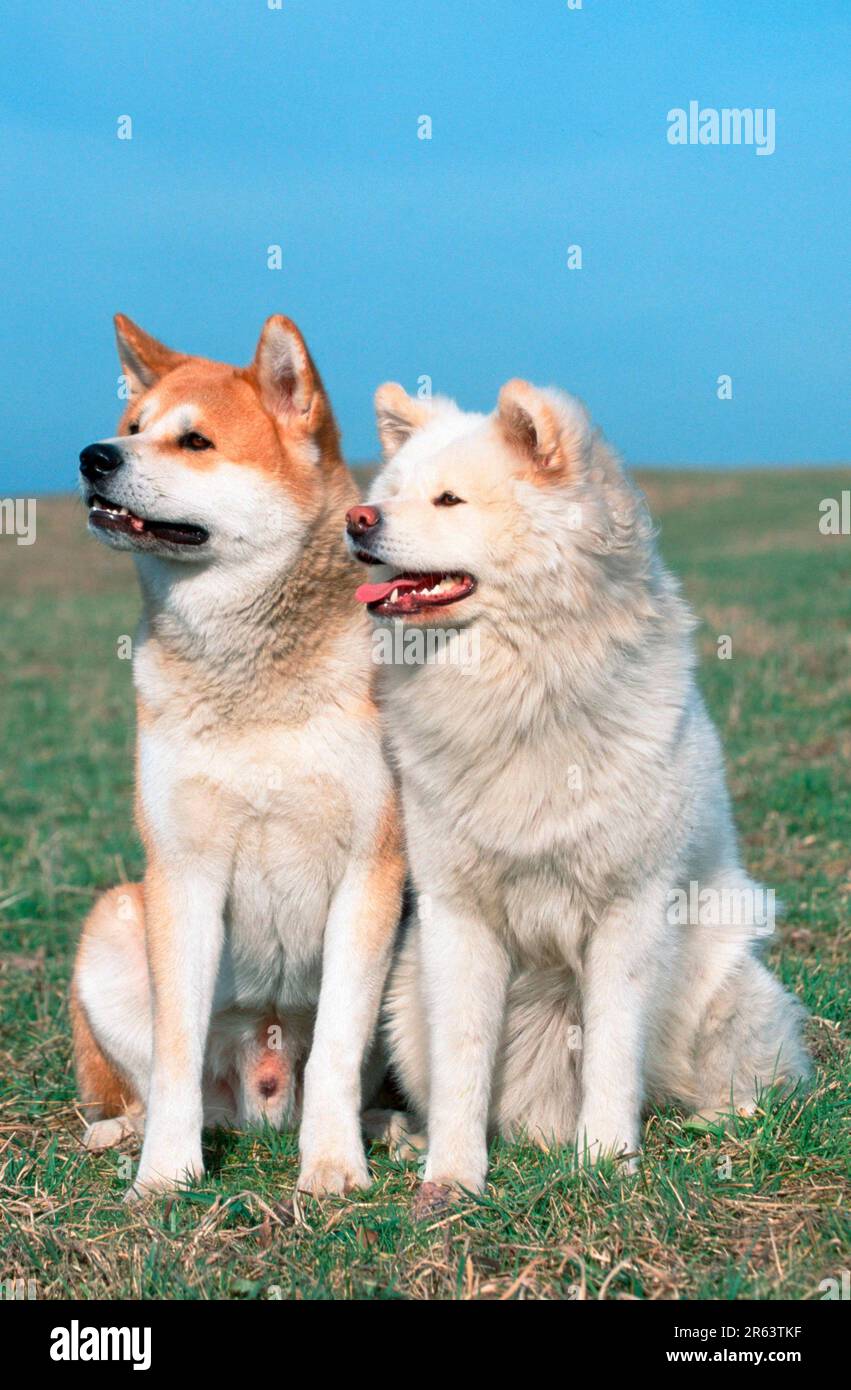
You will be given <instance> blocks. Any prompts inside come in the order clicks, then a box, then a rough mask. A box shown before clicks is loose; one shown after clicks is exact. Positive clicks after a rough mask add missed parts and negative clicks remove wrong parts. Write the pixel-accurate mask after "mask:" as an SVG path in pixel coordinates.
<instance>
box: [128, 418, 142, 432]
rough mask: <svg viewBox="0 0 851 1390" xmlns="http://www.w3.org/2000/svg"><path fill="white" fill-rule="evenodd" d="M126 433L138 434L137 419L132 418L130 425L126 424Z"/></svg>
mask: <svg viewBox="0 0 851 1390" xmlns="http://www.w3.org/2000/svg"><path fill="white" fill-rule="evenodd" d="M127 433H128V434H138V433H139V421H138V420H134V421H133V423H132V425H128V426H127Z"/></svg>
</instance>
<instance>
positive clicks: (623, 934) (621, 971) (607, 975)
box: [577, 889, 665, 1169]
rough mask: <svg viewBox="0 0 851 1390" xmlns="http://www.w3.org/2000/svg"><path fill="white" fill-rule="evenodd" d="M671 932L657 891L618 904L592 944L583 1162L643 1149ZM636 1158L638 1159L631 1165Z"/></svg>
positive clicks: (587, 965)
mask: <svg viewBox="0 0 851 1390" xmlns="http://www.w3.org/2000/svg"><path fill="white" fill-rule="evenodd" d="M664 930H665V899H664V893H663V892H660V891H657V890H656V889H651V890H648V891H646V892H645V893H643V894H641V895H640V896H639V897H636V898H634V899H628V898H620V899H618V900H616V901H615V902H613V903H612V904H611V905H610V907H609V908H608V910H607V911H606V912H605V913H604V915H603V917H602V919H601V920H600V922H599V923H598V924H597V925H596V926H595V928H594V930H593V934H592V936H591V938H590V941H589V943H588V947H587V950H586V954H585V960H584V962H583V971H582V1022H583V1027H582V1105H581V1108H580V1113H579V1123H578V1127H577V1145H578V1151H579V1156H580V1158H581V1159H585V1160H588V1159H590V1160H592V1161H593V1160H595V1159H597V1158H599V1157H600V1156H601V1155H603V1154H610V1155H613V1154H618V1153H632V1154H635V1152H636V1151H637V1150H638V1148H639V1146H640V1142H641V1107H642V1103H643V1100H644V1054H645V1046H646V1038H647V1023H648V1014H649V1008H650V1003H651V1000H652V998H653V994H654V991H655V990H656V989H657V988H658V987H659V980H658V969H659V960H660V954H663V952H664V948H663V947H661V943H662V941H663V938H664ZM660 947H661V951H660ZM635 1162H636V1159H635V1158H633V1159H632V1160H630V1162H629V1167H630V1169H632V1168H633V1167H634V1166H635Z"/></svg>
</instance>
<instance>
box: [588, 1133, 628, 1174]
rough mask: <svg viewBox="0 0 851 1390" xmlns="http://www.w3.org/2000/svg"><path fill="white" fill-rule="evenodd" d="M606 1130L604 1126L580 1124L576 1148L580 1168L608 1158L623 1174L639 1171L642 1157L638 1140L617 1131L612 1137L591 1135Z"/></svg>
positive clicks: (591, 1166)
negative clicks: (622, 1135)
mask: <svg viewBox="0 0 851 1390" xmlns="http://www.w3.org/2000/svg"><path fill="white" fill-rule="evenodd" d="M605 1132H606V1131H605V1130H604V1129H603V1128H602V1127H600V1128H599V1129H598V1128H597V1127H596V1126H593V1127H589V1126H587V1125H582V1124H581V1125H580V1127H579V1137H578V1140H577V1149H576V1158H577V1163H578V1166H579V1167H580V1168H593V1167H594V1166H595V1165H596V1164H598V1163H599V1162H601V1161H602V1160H608V1161H610V1162H613V1163H616V1164H617V1165H618V1171H619V1172H620V1173H621V1174H626V1175H631V1174H633V1173H637V1172H638V1160H639V1157H640V1154H639V1144H638V1141H637V1140H635V1139H633V1140H631V1141H630V1140H629V1139H621V1138H619V1137H618V1136H617V1133H615V1135H614V1137H613V1138H611V1139H594V1138H591V1137H590V1136H591V1135H593V1134H595V1133H605Z"/></svg>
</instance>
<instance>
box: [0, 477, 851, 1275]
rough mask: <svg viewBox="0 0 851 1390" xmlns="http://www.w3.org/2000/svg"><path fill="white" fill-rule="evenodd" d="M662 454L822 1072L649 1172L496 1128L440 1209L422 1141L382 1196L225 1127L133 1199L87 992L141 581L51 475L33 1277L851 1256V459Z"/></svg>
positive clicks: (37, 931)
mask: <svg viewBox="0 0 851 1390" xmlns="http://www.w3.org/2000/svg"><path fill="white" fill-rule="evenodd" d="M641 481H642V483H643V484H644V486H645V487H646V489H647V491H648V494H649V496H650V499H651V504H652V507H653V510H654V513H655V515H656V516H657V518H658V520H659V522H660V525H661V543H662V548H663V552H664V554H665V556H666V558H667V560H668V561H669V563H670V564H671V565H672V566H673V567H674V569H675V570H676V571H677V572H678V573H679V574H680V575H681V576H682V577H683V579H684V582H685V588H686V591H687V594H688V596H689V598H690V600H691V602H692V604H693V605H694V607H695V608H696V610H697V612H698V613H699V615H700V617H701V619H702V624H701V628H700V633H699V642H700V651H701V657H702V663H701V683H702V687H703V689H704V691H705V693H706V696H707V699H708V701H709V705H710V708H711V711H712V713H713V715H714V717H715V719H716V720H717V722H718V724H719V726H720V729H721V732H722V735H723V738H724V742H725V746H726V749H727V756H728V764H729V773H730V781H731V786H732V792H733V796H734V800H735V805H736V812H737V818H738V823H739V826H740V830H741V834H742V838H743V846H744V856H745V859H746V862H747V866H748V868H749V869H750V870H751V872H752V873H754V874H755V875H756V876H757V877H758V878H760V879H762V880H763V881H764V882H765V883H766V884H768V885H769V886H770V887H772V888H775V889H776V891H777V894H778V897H780V898H782V899H783V900H784V901H785V903H786V905H787V915H786V918H785V920H784V921H783V922H782V923H781V924H779V926H778V929H777V931H776V933H775V936H774V938H773V939H772V941H771V944H770V950H769V959H770V961H771V963H772V964H773V966H774V968H775V969H776V970H777V971H778V972H779V974H780V975H781V976H782V978H783V979H784V981H785V982H786V983H787V984H788V985H789V986H790V988H792V989H793V990H795V992H796V993H797V994H799V995H800V996H801V998H802V999H803V1000H804V1001H805V1002H806V1004H807V1006H808V1008H809V1010H810V1011H811V1014H812V1018H811V1022H810V1025H809V1038H810V1041H811V1045H812V1048H813V1052H814V1054H815V1057H816V1059H817V1063H818V1070H817V1082H816V1086H815V1088H814V1089H813V1091H812V1092H811V1093H810V1094H809V1095H808V1096H806V1097H805V1098H797V1099H793V1100H791V1101H786V1102H783V1103H781V1104H780V1105H779V1106H777V1107H775V1108H770V1109H768V1111H767V1112H763V1113H758V1114H757V1115H756V1116H754V1117H753V1118H750V1119H740V1120H738V1121H737V1122H736V1128H735V1132H734V1133H731V1134H725V1133H723V1132H722V1131H721V1130H720V1129H710V1128H705V1127H704V1128H702V1129H701V1128H695V1127H694V1126H690V1125H689V1124H688V1123H686V1121H685V1117H684V1116H682V1115H680V1114H678V1113H676V1112H675V1111H673V1110H670V1111H669V1110H666V1111H663V1112H658V1113H654V1114H652V1115H651V1117H650V1119H649V1122H648V1125H647V1132H646V1150H645V1158H644V1162H643V1165H642V1168H641V1172H640V1174H639V1175H638V1176H637V1177H636V1178H635V1179H633V1180H631V1181H630V1180H627V1181H624V1180H622V1179H620V1178H619V1177H618V1176H617V1175H616V1174H615V1173H613V1172H612V1171H611V1170H610V1169H607V1168H602V1169H600V1170H598V1171H596V1172H594V1173H591V1174H585V1175H577V1174H575V1173H572V1172H570V1171H569V1170H568V1168H567V1165H566V1164H565V1162H564V1161H563V1158H562V1157H560V1156H559V1154H557V1153H553V1154H545V1153H542V1152H540V1151H538V1150H531V1149H526V1148H520V1147H512V1146H508V1145H497V1146H495V1148H494V1151H493V1154H492V1163H493V1170H492V1181H491V1184H490V1186H489V1189H488V1192H487V1195H486V1196H485V1197H484V1198H483V1199H481V1200H479V1201H474V1200H467V1201H465V1202H464V1203H462V1205H460V1206H459V1207H458V1208H457V1209H456V1210H454V1211H452V1212H451V1213H450V1214H448V1215H443V1216H440V1217H438V1218H435V1220H434V1221H432V1222H430V1223H429V1222H426V1223H424V1224H422V1225H420V1226H417V1225H416V1224H414V1223H413V1221H412V1219H411V1198H412V1194H413V1191H414V1188H415V1183H416V1172H415V1170H414V1168H413V1167H411V1166H409V1165H405V1164H402V1163H397V1162H393V1161H391V1160H390V1159H389V1158H388V1157H387V1155H386V1153H385V1152H382V1151H380V1150H377V1149H376V1150H374V1151H373V1154H372V1162H373V1169H374V1174H375V1183H374V1186H373V1188H372V1189H371V1190H370V1192H369V1193H368V1194H366V1195H364V1196H362V1197H361V1198H359V1199H358V1200H354V1201H342V1200H328V1201H324V1202H315V1201H312V1200H310V1199H307V1198H303V1199H301V1200H299V1199H297V1198H296V1199H295V1200H294V1182H295V1177H296V1141H295V1138H294V1136H291V1135H284V1136H282V1135H277V1134H274V1133H259V1134H235V1133H222V1132H218V1133H216V1134H213V1135H210V1136H208V1139H209V1146H208V1160H209V1162H208V1169H209V1171H208V1176H207V1178H206V1180H205V1181H204V1183H203V1185H201V1186H199V1187H198V1189H197V1190H195V1191H193V1192H192V1193H190V1194H188V1195H186V1196H184V1197H181V1198H179V1199H177V1200H166V1199H159V1200H156V1201H154V1202H152V1203H149V1204H144V1205H142V1206H139V1207H134V1208H128V1207H125V1206H123V1205H122V1204H121V1195H122V1192H123V1190H124V1188H125V1186H126V1178H127V1176H128V1161H129V1158H130V1156H131V1154H132V1150H130V1149H127V1150H125V1151H120V1152H112V1153H108V1154H106V1155H103V1156H101V1157H98V1158H89V1157H85V1156H84V1155H83V1153H82V1151H81V1148H80V1143H79V1140H80V1134H81V1125H80V1121H79V1118H78V1116H77V1114H76V1112H75V1105H74V1095H75V1092H74V1078H73V1073H72V1069H71V1061H70V1046H69V1034H68V1012H67V1003H66V1000H67V981H68V975H69V969H70V962H71V957H72V952H73V949H74V943H75V940H76V937H77V933H78V930H79V926H80V923H81V921H82V918H83V916H84V914H85V913H86V911H87V910H88V908H89V906H90V904H91V903H92V901H93V899H94V898H95V896H96V894H97V893H98V892H100V890H101V889H103V888H104V887H106V886H108V885H110V884H112V883H114V882H116V881H117V880H118V879H123V878H126V877H128V876H130V877H136V876H138V875H140V874H141V871H142V861H141V856H140V850H139V845H138V842H137V840H136V838H135V835H134V833H133V829H132V823H131V809H130V798H131V784H132V749H133V731H132V697H131V678H130V663H129V661H126V660H121V659H120V658H119V656H118V649H119V638H120V637H121V636H122V635H124V634H132V632H133V630H134V624H135V619H136V614H137V611H138V600H137V594H136V586H135V577H134V574H133V570H132V566H131V564H130V563H129V562H128V560H127V558H126V557H124V556H117V555H114V554H112V553H110V552H108V551H106V550H105V549H104V548H102V547H100V546H98V545H97V544H96V543H95V542H94V541H92V540H90V539H88V538H87V537H86V535H85V527H84V520H83V515H82V512H81V509H80V508H79V504H77V503H74V502H72V501H71V500H70V499H61V498H57V499H49V500H45V501H40V502H39V504H38V538H37V541H36V543H35V544H34V545H32V546H17V545H16V544H15V541H14V538H13V537H9V536H0V592H2V595H3V602H2V611H0V634H2V652H3V662H2V673H0V691H2V720H1V721H0V738H1V739H2V754H1V755H0V847H1V853H0V993H2V1002H1V1005H0V1281H6V1280H19V1279H23V1280H25V1281H28V1280H33V1281H35V1282H34V1284H33V1286H32V1291H33V1292H34V1293H35V1294H36V1295H37V1296H38V1297H39V1298H87V1297H91V1298H112V1299H115V1298H139V1297H142V1298H176V1299H192V1298H205V1299H209V1298H275V1297H281V1298H327V1297H341V1298H352V1297H359V1298H364V1297H368V1298H412V1299H424V1298H442V1299H446V1298H449V1299H455V1298H483V1299H488V1298H491V1299H499V1298H502V1299H532V1298H589V1299H592V1298H593V1299H596V1298H607V1299H624V1298H644V1299H700V1298H716V1299H736V1298H747V1299H763V1298H798V1299H817V1298H820V1297H821V1296H822V1295H821V1293H820V1292H819V1284H820V1282H821V1281H822V1280H823V1279H826V1278H830V1277H834V1278H836V1277H838V1276H839V1275H840V1274H841V1271H842V1270H843V1269H848V1268H849V1266H851V1248H849V1216H848V1209H849V1189H851V1184H849V1173H851V1136H849V1125H848V1108H849V1088H848V1073H849V1034H848V1026H847V1024H848V1013H849V1010H848V986H849V966H848V944H849V903H851V854H850V853H849V845H851V787H850V786H849V769H851V661H850V660H849V657H851V638H849V633H851V623H849V618H851V536H839V537H826V536H822V535H821V534H820V533H819V530H818V517H819V512H818V505H819V502H820V500H821V499H822V498H824V497H839V495H840V492H841V489H842V488H843V487H845V488H848V487H849V476H848V473H847V471H842V472H840V471H839V470H835V471H830V472H829V471H820V472H814V471H813V472H806V471H801V472H797V473H769V472H754V473H738V474H687V473H656V474H645V475H644V476H643V477H642V479H641ZM720 635H728V636H730V637H731V638H732V644H733V649H732V650H733V654H732V659H730V660H720V659H719V657H718V655H717V639H718V637H719V636H720ZM727 1160H729V1161H727Z"/></svg>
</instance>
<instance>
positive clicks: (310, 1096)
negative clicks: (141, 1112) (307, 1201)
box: [298, 818, 405, 1196]
mask: <svg viewBox="0 0 851 1390" xmlns="http://www.w3.org/2000/svg"><path fill="white" fill-rule="evenodd" d="M386 823H387V824H388V829H387V830H386V832H385V834H384V836H383V839H382V840H381V842H380V843H379V844H377V845H376V846H375V849H374V852H373V854H372V855H371V856H370V857H369V858H368V859H367V860H365V861H355V862H353V863H352V864H351V865H350V866H349V868H348V870H347V872H346V874H345V875H344V877H343V881H342V883H341V884H340V887H339V888H338V890H337V892H336V894H335V895H334V900H333V902H332V904H331V911H330V913H329V916H328V924H327V926H326V928H325V942H324V947H323V953H322V984H321V988H320V993H319V1007H318V1009H317V1014H316V1025H315V1028H314V1033H313V1046H312V1047H311V1051H310V1057H309V1059H308V1062H307V1066H306V1068H305V1074H304V1106H303V1110H302V1122H301V1131H300V1134H299V1148H300V1151H301V1171H300V1173H299V1179H298V1186H299V1188H300V1189H301V1190H302V1191H304V1192H312V1193H313V1194H314V1195H315V1196H320V1195H322V1194H325V1193H343V1192H348V1191H350V1190H351V1189H352V1188H355V1187H368V1186H369V1170H368V1168H367V1164H366V1155H365V1153H364V1147H363V1139H362V1138H361V1117H360V1111H361V1072H362V1066H363V1060H364V1055H365V1053H366V1049H367V1047H368V1045H369V1042H370V1040H371V1038H372V1035H373V1032H374V1030H375V1022H376V1018H377V1016H378V1008H379V1005H380V1003H381V994H382V990H383V989H384V981H385V979H386V977H387V969H388V966H389V964H390V953H391V950H392V946H393V938H394V936H395V933H396V927H397V926H398V923H399V914H400V910H401V904H402V886H403V882H404V874H405V869H404V861H403V858H402V853H401V848H400V845H399V834H398V826H397V823H396V820H395V818H393V821H392V824H390V823H389V818H388V821H387V822H386Z"/></svg>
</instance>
